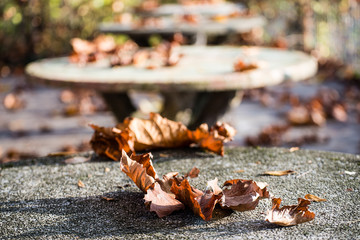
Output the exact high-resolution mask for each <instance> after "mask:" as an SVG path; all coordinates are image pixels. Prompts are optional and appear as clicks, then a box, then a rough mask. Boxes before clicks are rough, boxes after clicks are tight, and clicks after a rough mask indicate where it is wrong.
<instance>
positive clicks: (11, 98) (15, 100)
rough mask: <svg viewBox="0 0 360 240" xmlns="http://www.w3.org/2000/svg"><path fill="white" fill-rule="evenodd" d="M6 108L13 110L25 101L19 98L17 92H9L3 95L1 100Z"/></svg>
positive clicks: (19, 107)
mask: <svg viewBox="0 0 360 240" xmlns="http://www.w3.org/2000/svg"><path fill="white" fill-rule="evenodd" d="M3 104H4V107H5V109H6V110H9V111H15V110H19V109H22V108H24V107H25V102H24V101H23V100H22V99H20V97H19V95H18V94H15V93H9V94H7V95H6V96H5V98H4V101H3Z"/></svg>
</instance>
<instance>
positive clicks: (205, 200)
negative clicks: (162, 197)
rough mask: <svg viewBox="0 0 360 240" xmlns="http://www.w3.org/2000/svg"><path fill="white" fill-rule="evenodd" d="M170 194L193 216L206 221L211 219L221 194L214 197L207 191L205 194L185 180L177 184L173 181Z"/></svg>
mask: <svg viewBox="0 0 360 240" xmlns="http://www.w3.org/2000/svg"><path fill="white" fill-rule="evenodd" d="M171 192H173V193H174V194H175V196H176V199H178V200H179V201H181V202H182V203H183V204H185V205H186V206H187V207H189V208H190V209H191V210H192V211H193V212H194V213H195V215H198V216H200V217H201V218H202V219H204V220H206V221H208V220H210V219H211V218H212V212H213V210H214V208H215V205H216V203H217V202H218V201H219V200H220V199H221V197H222V194H220V195H216V194H214V193H213V192H212V191H210V190H208V191H206V192H205V193H203V192H202V191H200V190H198V189H195V188H193V187H191V186H190V183H189V182H188V180H187V179H184V180H183V181H181V183H180V184H177V183H176V182H175V181H174V182H173V184H172V186H171Z"/></svg>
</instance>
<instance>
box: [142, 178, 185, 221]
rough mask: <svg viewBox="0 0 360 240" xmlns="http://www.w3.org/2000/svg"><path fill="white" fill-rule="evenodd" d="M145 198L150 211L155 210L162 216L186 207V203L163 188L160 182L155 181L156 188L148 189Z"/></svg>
mask: <svg viewBox="0 0 360 240" xmlns="http://www.w3.org/2000/svg"><path fill="white" fill-rule="evenodd" d="M144 199H145V204H146V205H148V206H149V208H150V211H151V212H155V213H156V214H157V215H158V216H159V217H160V218H161V217H164V216H167V215H170V214H171V213H172V212H174V211H177V210H181V209H184V204H182V203H181V202H179V201H178V200H176V199H175V197H174V196H172V195H170V194H169V193H167V192H165V191H164V190H162V189H161V187H160V184H159V183H155V185H154V188H149V189H148V190H147V192H146V194H145V197H144Z"/></svg>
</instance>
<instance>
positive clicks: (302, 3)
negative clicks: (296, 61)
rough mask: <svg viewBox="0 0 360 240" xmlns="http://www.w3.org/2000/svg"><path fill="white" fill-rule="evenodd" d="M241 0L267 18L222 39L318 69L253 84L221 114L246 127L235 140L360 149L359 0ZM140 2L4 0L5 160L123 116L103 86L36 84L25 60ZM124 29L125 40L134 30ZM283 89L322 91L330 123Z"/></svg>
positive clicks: (69, 146) (306, 97) (307, 99)
mask: <svg viewBox="0 0 360 240" xmlns="http://www.w3.org/2000/svg"><path fill="white" fill-rule="evenodd" d="M171 2H174V1H161V3H171ZM233 2H235V3H241V4H243V5H244V6H245V7H246V8H247V9H248V10H247V11H248V14H253V15H261V16H264V17H265V18H266V20H267V23H266V25H265V26H264V27H263V28H261V29H254V30H252V31H251V32H249V33H246V34H241V36H239V37H235V38H234V37H233V38H231V39H226V40H225V41H222V42H221V44H232V45H259V46H271V47H279V48H288V49H297V50H302V51H305V52H307V53H309V54H311V55H313V56H315V57H316V58H317V60H318V62H319V73H318V75H317V76H316V77H314V78H313V79H310V80H309V81H307V82H303V83H299V84H297V85H296V84H284V85H280V86H276V87H271V88H266V89H256V90H251V91H247V92H246V93H245V95H244V100H243V102H242V103H241V104H240V105H239V106H238V107H236V108H235V109H232V110H231V111H229V112H228V113H227V114H225V116H224V117H223V120H224V121H228V122H230V123H232V124H233V125H235V127H236V128H237V129H238V134H237V137H236V139H235V141H234V142H232V143H231V144H234V145H251V146H257V145H266V146H285V147H294V146H301V147H305V148H310V149H320V150H329V151H342V152H349V153H360V137H359V135H360V134H359V133H360V127H359V123H360V104H359V98H360V97H359V95H360V94H359V85H360V81H359V76H360V75H359V74H360V58H359V56H360V48H359V46H360V1H358V0H294V1H287V0H272V1H267V0H242V1H233ZM141 4H143V2H142V1H141V0H2V1H0V18H1V21H0V77H1V80H0V100H1V101H2V103H3V104H2V106H1V107H0V159H1V161H11V160H14V159H15V160H16V159H19V158H22V157H24V156H25V157H28V156H32V155H44V154H48V153H50V152H54V151H81V150H87V149H88V146H87V141H88V139H90V137H91V130H90V129H89V128H88V126H87V124H88V122H95V123H97V124H99V125H105V126H112V125H113V124H114V123H115V120H114V119H113V117H112V116H111V114H110V113H109V112H108V110H107V108H106V106H105V105H104V104H103V103H102V102H101V99H100V98H98V96H96V93H93V92H91V91H85V90H84V91H77V92H76V93H74V92H73V91H72V90H71V89H68V90H59V89H51V88H45V87H40V86H32V85H29V84H28V83H27V82H26V80H25V77H24V67H25V66H26V64H27V63H29V62H31V61H34V60H37V59H41V58H45V57H55V56H64V55H69V54H70V53H71V52H72V48H71V45H70V40H71V39H72V38H74V37H79V38H83V39H88V40H91V39H94V38H95V37H96V36H97V35H99V34H100V33H99V31H98V26H99V23H103V22H112V21H120V20H119V19H122V18H123V17H124V14H127V13H128V12H131V11H132V9H134V8H136V7H138V6H140V5H141ZM154 37H158V36H154ZM116 38H117V39H119V41H124V40H125V39H128V36H126V35H120V36H117V37H116ZM150 44H151V42H150ZM209 44H214V45H215V44H220V42H219V41H218V40H214V41H210V42H209ZM285 95H286V96H288V95H291V96H293V98H288V99H298V100H297V101H299V102H301V103H302V104H303V105H304V106H305V105H306V104H310V103H311V100H312V99H314V98H316V99H322V102H321V104H322V105H323V106H322V107H323V108H324V111H325V112H326V119H327V121H326V124H323V123H321V124H311V123H310V124H305V126H297V124H295V125H296V126H294V124H293V121H292V119H291V116H290V117H289V111H291V109H292V108H291V106H289V105H286V104H285V103H281V97H279V96H285ZM283 98H284V97H283ZM153 100H154V101H155V105H156V104H157V101H158V102H159V101H160V102H161V99H160V100H159V99H158V98H157V96H153ZM134 101H135V102H136V103H135V104H136V105H138V107H139V109H140V111H144V112H147V111H149V110H156V108H155V109H154V104H153V103H152V104H150V103H148V102H147V101H148V100H146V99H145V98H142V97H141V95H138V97H137V99H135V100H134ZM333 106H340V107H336V108H334V107H333ZM308 108H309V107H308ZM290 115H291V114H290ZM250 123H251V124H250ZM249 125H251V127H247V126H249ZM289 126H291V130H289Z"/></svg>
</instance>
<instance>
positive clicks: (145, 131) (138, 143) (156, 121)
mask: <svg viewBox="0 0 360 240" xmlns="http://www.w3.org/2000/svg"><path fill="white" fill-rule="evenodd" d="M124 128H128V129H129V130H130V131H131V132H132V133H133V134H134V137H135V149H136V150H137V151H142V150H146V149H156V148H176V147H184V146H188V145H190V140H189V139H188V136H187V132H188V129H187V128H186V126H185V125H183V124H182V123H180V122H174V121H171V120H169V119H166V118H163V117H161V116H160V115H159V114H157V113H150V119H148V120H144V119H139V118H127V119H125V120H124Z"/></svg>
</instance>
